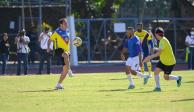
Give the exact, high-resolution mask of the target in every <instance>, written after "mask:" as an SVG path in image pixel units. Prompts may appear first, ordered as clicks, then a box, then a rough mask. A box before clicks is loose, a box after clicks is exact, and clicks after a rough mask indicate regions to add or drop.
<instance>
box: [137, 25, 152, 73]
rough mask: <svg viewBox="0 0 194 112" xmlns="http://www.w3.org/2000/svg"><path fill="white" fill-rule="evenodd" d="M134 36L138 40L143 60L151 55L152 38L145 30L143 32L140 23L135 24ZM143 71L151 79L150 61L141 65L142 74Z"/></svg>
mask: <svg viewBox="0 0 194 112" xmlns="http://www.w3.org/2000/svg"><path fill="white" fill-rule="evenodd" d="M135 35H136V36H138V37H139V38H140V41H141V47H142V52H143V59H145V57H147V56H148V55H150V54H151V53H153V42H152V36H151V35H150V34H149V33H148V32H147V31H146V30H143V24H142V23H139V24H137V31H135ZM144 70H146V71H148V74H149V77H151V71H152V65H151V62H150V61H149V62H147V63H146V62H145V63H144V64H143V66H142V70H141V71H142V72H144Z"/></svg>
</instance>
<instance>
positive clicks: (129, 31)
mask: <svg viewBox="0 0 194 112" xmlns="http://www.w3.org/2000/svg"><path fill="white" fill-rule="evenodd" d="M126 35H127V37H129V38H130V37H132V36H134V28H133V27H127V31H126Z"/></svg>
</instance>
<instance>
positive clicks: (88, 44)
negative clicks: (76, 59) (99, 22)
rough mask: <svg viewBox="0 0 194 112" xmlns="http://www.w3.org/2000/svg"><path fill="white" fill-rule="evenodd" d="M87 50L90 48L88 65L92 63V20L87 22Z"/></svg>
mask: <svg viewBox="0 0 194 112" xmlns="http://www.w3.org/2000/svg"><path fill="white" fill-rule="evenodd" d="M87 48H88V63H91V51H90V20H89V19H88V20H87Z"/></svg>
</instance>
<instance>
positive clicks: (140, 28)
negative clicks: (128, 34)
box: [136, 23, 143, 32]
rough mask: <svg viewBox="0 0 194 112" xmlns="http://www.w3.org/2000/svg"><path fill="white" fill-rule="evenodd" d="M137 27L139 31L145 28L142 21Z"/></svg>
mask: <svg viewBox="0 0 194 112" xmlns="http://www.w3.org/2000/svg"><path fill="white" fill-rule="evenodd" d="M136 27H137V31H138V32H141V31H142V30H143V24H142V23H138V24H137V26H136Z"/></svg>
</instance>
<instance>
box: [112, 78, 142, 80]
mask: <svg viewBox="0 0 194 112" xmlns="http://www.w3.org/2000/svg"><path fill="white" fill-rule="evenodd" d="M127 79H128V78H120V79H109V80H127ZM133 79H138V78H133Z"/></svg>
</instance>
